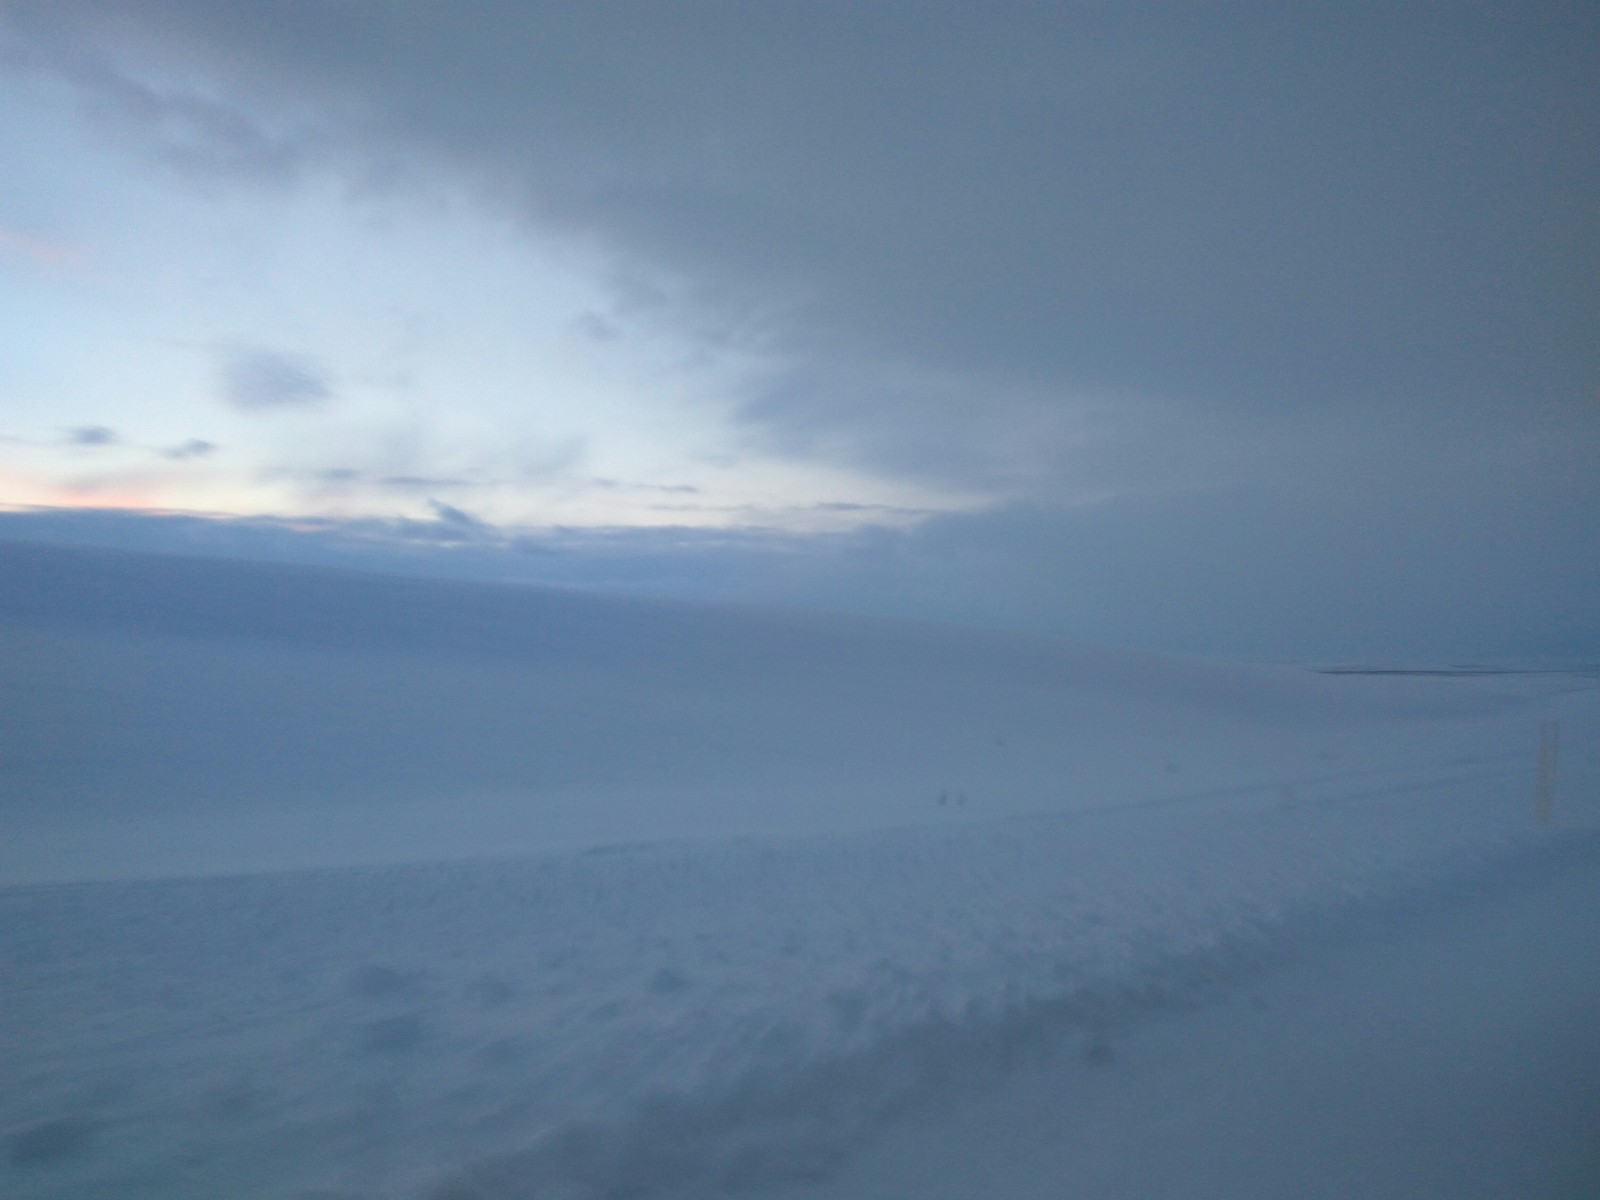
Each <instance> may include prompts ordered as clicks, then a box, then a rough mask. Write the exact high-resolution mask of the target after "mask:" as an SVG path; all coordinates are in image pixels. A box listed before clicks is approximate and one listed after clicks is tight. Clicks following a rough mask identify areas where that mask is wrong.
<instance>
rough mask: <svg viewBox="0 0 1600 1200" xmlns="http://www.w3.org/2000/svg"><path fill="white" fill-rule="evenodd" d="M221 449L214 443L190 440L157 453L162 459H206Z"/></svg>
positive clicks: (201, 439) (197, 439) (196, 439)
mask: <svg viewBox="0 0 1600 1200" xmlns="http://www.w3.org/2000/svg"><path fill="white" fill-rule="evenodd" d="M220 448H221V447H219V446H218V445H217V444H216V443H215V442H208V441H205V440H204V439H203V438H190V439H189V440H188V441H186V442H180V443H178V445H176V446H167V447H165V448H163V449H161V450H159V451H157V453H159V454H160V455H161V457H162V458H170V459H175V460H183V459H188V458H208V457H210V456H211V455H213V454H215V453H216V452H217V451H218V450H219V449H220Z"/></svg>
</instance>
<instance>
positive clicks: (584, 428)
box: [0, 0, 1600, 661]
mask: <svg viewBox="0 0 1600 1200" xmlns="http://www.w3.org/2000/svg"><path fill="white" fill-rule="evenodd" d="M0 178H3V180H4V183H3V185H0V505H3V506H4V509H5V511H4V512H0V536H9V537H48V538H56V539H64V540H81V541H92V542H98V543H100V544H104V545H113V546H127V547H135V548H155V549H190V550H195V549H198V550H201V551H203V552H207V553H231V554H235V555H239V556H246V557H249V556H263V557H279V558H290V559H293V560H295V561H327V562H332V563H340V562H342V563H348V564H355V565H369V566H377V567H380V568H383V569H403V570H412V571H424V572H429V573H435V574H456V575H467V576H475V577H483V578H506V579H513V578H515V579H526V580H533V581H544V582H558V583H575V584H579V585H583V586H593V587H601V588H610V589H618V588H621V589H625V590H635V591H656V592H661V593H666V594H675V595H691V596H709V597H715V598H718V599H725V598H734V599H748V600H758V601H762V602H769V603H771V602H776V603H789V604H800V605H805V606H815V607H825V608H827V607H831V608H837V609H845V610H858V611H871V612H877V613H888V614H895V615H904V616H918V617H932V618H937V619H944V620H958V621H965V622H972V623H977V624H986V625H996V626H1005V627H1013V628H1024V629H1031V630H1035V631H1040V632H1047V633H1052V634H1061V635H1065V636H1071V637H1078V638H1083V639H1087V640H1091V641H1098V642H1108V643H1118V644H1126V645H1137V646H1143V647H1147V648H1151V649H1161V650H1171V651H1180V652H1185V653H1194V654H1213V655H1225V656H1238V657H1249V658H1270V659H1287V658H1300V659H1307V658H1311V659H1329V658H1374V657H1388V658H1412V659H1424V658H1427V659H1432V658H1440V657H1445V658H1452V659H1464V660H1470V661H1478V660H1487V659H1494V658H1496V657H1564V658H1572V657H1589V658H1593V657H1596V656H1600V618H1597V616H1596V614H1597V613H1600V554H1596V552H1595V547H1596V546H1600V465H1597V464H1600V328H1597V326H1600V11H1597V10H1596V9H1595V8H1594V6H1593V5H1591V4H1584V3H1507V4H1498V5H1479V4H1423V3H1408V2H1404V0H1402V2H1400V3H1385V4H1361V3H1344V4H1339V5H1324V4H1318V3H1308V4H1302V5H1295V6H1293V7H1292V9H1288V10H1285V9H1283V8H1282V6H1264V5H1253V4H1242V3H1240V4H1232V3H1210V4H1193V3H1190V4H1164V3H1153V4H1146V5H1139V6H1128V5H1111V4H1104V3H1099V2H1097V0H1082V2H1079V3H1061V4H1054V5H1038V4H1018V3H1003V2H999V3H985V4H948V3H946V4H941V3H931V2H917V3H909V2H901V0H876V2H874V3H871V4H860V3H850V4H845V3H832V2H830V0H809V2H806V3H798V2H785V0H776V2H774V3H765V4H748V3H710V2H699V0H681V2H675V3H670V4H662V3H609V2H603V0H599V2H594V3H586V4H583V5H570V4H545V3H537V2H528V0H523V2H517V3H511V2H509V0H451V2H450V3H443V2H431V0H428V2H412V0H393V2H389V3H370V4H369V3H355V2H351V0H324V2H310V0H300V2H293V0H250V2H248V3H246V2H244V0H125V2H118V3H109V2H94V0H48V2H36V0H0Z"/></svg>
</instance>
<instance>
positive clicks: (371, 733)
mask: <svg viewBox="0 0 1600 1200" xmlns="http://www.w3.org/2000/svg"><path fill="white" fill-rule="evenodd" d="M8 565H9V566H10V567H11V570H9V571H8V572H7V573H6V575H5V576H4V582H3V583H0V615H3V616H4V618H5V625H4V634H3V636H4V646H5V648H6V653H7V662H8V669H7V693H6V696H7V698H6V701H5V708H4V716H5V722H4V726H3V728H4V729H5V731H6V738H7V742H6V745H7V759H6V770H5V774H4V776H3V779H4V787H5V793H4V800H5V807H4V810H3V820H4V823H5V826H4V832H5V835H6V837H5V845H6V847H7V850H6V857H5V859H4V863H3V870H4V872H5V877H6V878H7V879H8V880H10V881H12V883H13V886H11V887H9V888H5V889H3V890H0V962H3V963H4V964H5V973H4V977H3V980H0V998H3V1005H0V1078H4V1079H6V1080H7V1081H9V1082H8V1085H7V1087H6V1088H4V1089H3V1090H0V1136H4V1137H5V1139H6V1142H5V1153H6V1156H7V1157H6V1160H5V1162H4V1164H3V1165H0V1184H3V1188H4V1191H5V1193H6V1194H7V1195H15V1196H18V1197H37V1198H44V1197H51V1198H58V1200H61V1198H66V1197H88V1196H105V1195H116V1196H119V1197H152V1198H153V1197H171V1198H176V1200H182V1198H184V1197H191V1196H193V1197H200V1196H207V1197H213V1196H219V1195H227V1196H238V1197H274V1198H276V1197H290V1196H295V1197H303V1198H309V1197H312V1196H316V1197H323V1198H332V1197H348V1198H351V1200H353V1198H355V1197H362V1198H371V1200H376V1198H378V1197H396V1198H400V1197H422V1196H432V1197H438V1198H443V1197H447V1196H448V1197H469V1196H470V1197H480V1198H482V1200H496V1198H505V1200H511V1198H517V1200H522V1198H527V1197H535V1196H537V1197H539V1198H540V1200H548V1198H549V1197H569V1198H575V1197H592V1198H598V1197H623V1196H637V1197H648V1196H663V1197H665V1196H673V1197H691V1196H692V1197H700V1198H709V1197H715V1196H724V1195H735V1194H745V1193H749V1192H752V1191H756V1190H759V1189H760V1188H762V1187H766V1186H769V1185H779V1184H785V1183H792V1182H794V1181H797V1180H805V1179H812V1178H817V1177H820V1176H824V1175H827V1174H828V1173H829V1172H832V1171H834V1170H836V1169H838V1168H839V1167H840V1166H841V1164H843V1163H844V1162H846V1161H847V1160H848V1159H849V1157H850V1156H851V1155H852V1153H853V1152H854V1151H856V1150H857V1149H858V1148H859V1147H861V1146H863V1145H865V1144H867V1143H869V1142H870V1141H872V1140H873V1139H874V1138H875V1137H877V1136H878V1135H879V1134H880V1133H881V1132H882V1131H883V1130H884V1129H885V1128H886V1127H887V1126H889V1125H890V1124H891V1123H892V1122H894V1121H895V1120H896V1119H898V1118H901V1117H903V1116H904V1115H905V1114H906V1113H908V1112H911V1111H914V1110H917V1109H918V1108H920V1107H924V1106H927V1105H930V1104H933V1103H935V1102H936V1101H937V1098H938V1097H939V1096H940V1095H941V1094H949V1093H951V1092H953V1091H960V1090H964V1089H968V1088H970V1087H972V1086H975V1085H976V1084H978V1083H981V1082H982V1081H983V1080H985V1079H987V1078H992V1077H993V1076H994V1075H995V1074H996V1073H998V1072H1001V1071H1003V1070H1004V1069H1005V1068H1006V1067H1007V1066H1008V1064H1011V1063H1014V1062H1016V1061H1019V1060H1020V1059H1023V1058H1026V1057H1027V1056H1028V1055H1029V1054H1030V1053H1031V1052H1032V1048H1033V1047H1035V1046H1036V1045H1037V1043H1038V1040H1039V1039H1040V1038H1043V1037H1052V1036H1060V1035H1061V1034H1062V1033H1063V1032H1067V1033H1070V1034H1071V1035H1072V1036H1075V1037H1079V1038H1081V1040H1082V1043H1083V1048H1084V1054H1085V1056H1086V1058H1087V1059H1089V1060H1091V1061H1099V1060H1102V1059H1106V1058H1110V1057H1111V1056H1112V1055H1113V1054H1114V1043H1115V1041H1116V1039H1117V1037H1118V1036H1119V1033H1120V1031H1121V1030H1122V1029H1124V1028H1125V1027H1127V1025H1128V1024H1129V1023H1130V1022H1133V1021H1136V1020H1137V1019H1138V1018H1139V1017H1140V1016H1141V1014H1144V1013H1147V1012H1149V1011H1151V1010H1152V1009H1154V1008H1158V1007H1163V1006H1170V1005H1172V1004H1174V1003H1188V1002H1193V1001H1195V1000H1196V999H1199V998H1201V997H1202V996H1203V995H1204V994H1206V993H1207V992H1208V991H1209V990H1214V989H1216V988H1221V987H1225V986H1226V985H1227V983H1228V981H1229V980H1230V979H1232V978H1235V977H1238V976H1240V975H1241V974H1248V973H1249V972H1252V971H1259V970H1261V969H1263V967H1264V964H1266V963H1267V962H1269V961H1271V960H1273V959H1274V958H1275V957H1277V956H1279V955H1281V954H1282V953H1284V952H1285V950H1286V949H1287V948H1289V947H1292V946H1294V945H1296V944H1315V943H1316V942H1317V941H1318V939H1322V938H1325V937H1326V936H1327V934H1328V930H1329V929H1330V928H1332V927H1334V926H1336V925H1337V923H1338V922H1340V921H1342V920H1344V919H1346V918H1347V917H1348V915H1349V914H1350V913H1351V912H1353V911H1371V910H1373V909H1374V908H1375V907H1376V908H1382V907H1383V906H1386V905H1388V906H1392V905H1393V904H1395V903H1396V902H1398V901H1399V900H1400V899H1402V898H1404V897H1409V896H1417V895H1424V894H1431V893H1433V892H1437V891H1438V889H1441V888H1445V887H1452V886H1453V887H1460V886H1463V881H1468V882H1470V881H1471V880H1472V879H1474V878H1478V877H1479V876H1481V875H1482V874H1483V873H1484V872H1489V873H1491V874H1492V873H1493V872H1494V871H1495V870H1498V869H1501V868H1502V867H1503V866H1504V864H1507V863H1511V862H1534V861H1537V860H1538V859H1539V857H1540V856H1542V855H1551V854H1560V853H1565V854H1574V853H1576V854H1587V855H1591V856H1592V855H1593V853H1594V852H1595V851H1594V843H1593V841H1592V834H1591V832H1590V831H1591V830H1592V828H1593V826H1594V824H1595V822H1594V818H1595V815H1596V806H1595V804H1594V797H1595V790H1594V784H1595V782H1596V778H1597V776H1600V770H1597V763H1596V757H1595V754H1596V747H1597V746H1600V738H1597V737H1596V728H1597V719H1600V711H1597V706H1596V703H1595V692H1594V690H1593V681H1592V679H1590V678H1587V677H1584V676H1582V675H1573V674H1548V675H1489V676H1475V677H1463V676H1451V677H1436V678H1422V677H1372V676H1361V675H1341V676H1327V675H1317V674H1313V673H1310V672H1306V671H1299V670H1288V669H1283V668H1274V669H1266V668H1260V669H1255V668H1244V667H1224V666H1214V665H1211V664H1199V663H1179V662H1166V661H1162V660H1155V659H1149V658H1144V657H1140V656H1135V655H1126V654H1120V653H1116V652H1111V651H1099V650H1087V649H1083V648H1078V647H1072V646H1066V645H1061V644H1056V643H1043V642H1028V641H1024V640H1021V639H1016V638H1004V637H999V636H995V635H988V634H982V633H978V632H975V631H961V630H948V629H938V628H919V627H907V626H896V625H889V624H877V623H868V622H857V621H843V620H835V619H831V618H822V617H807V616H800V615H795V614H759V613H755V614H746V613H739V612H737V611H733V610H727V611H711V610H703V609H695V608H691V607H687V606H684V607H669V606H659V605H645V604H637V603H631V602H629V603H625V602H618V601H606V600H599V599H595V598H589V597H582V596H576V595H559V594H541V593H521V592H515V591H512V590H509V589H507V590H499V589H466V588H460V589H456V588H451V587H449V586H447V585H438V584H426V585H424V584H417V583H402V582H399V581H385V580H380V579H363V578H360V577H355V576H348V577H341V576H333V575H323V574H317V573H311V572H295V571H288V570H282V569H267V568H260V569H256V568H246V567H240V566H237V565H228V566H224V565H200V564H189V563H182V562H163V561H160V560H145V559H137V558H134V557H132V556H129V557H126V558H124V557H113V556H77V557H75V556H71V555H66V554H62V553H60V552H48V553H46V552H36V551H25V552H24V551H19V550H15V549H13V550H12V551H10V552H8ZM58 594H59V602H57V600H54V599H52V597H55V596H57V595H58ZM1550 721H1557V722H1559V724H1560V729H1561V731H1562V737H1563V743H1562V745H1563V750H1562V755H1563V757H1562V760H1561V763H1562V765H1561V772H1562V773H1561V776H1560V778H1561V789H1560V792H1559V794H1558V796H1557V798H1556V802H1555V804H1554V807H1553V812H1554V816H1555V823H1554V825H1552V826H1551V827H1548V828H1546V827H1539V826H1536V825H1535V823H1534V813H1535V809H1534V805H1533V802H1532V789H1533V786H1534V761H1533V755H1534V750H1535V746H1536V744H1537V738H1538V736H1539V731H1540V728H1541V725H1542V723H1545V722H1550ZM430 860H431V861H430ZM1591 861H1592V859H1591ZM265 867H271V868H278V869H276V870H273V871H270V872H266V873H256V874H237V873H236V872H237V871H239V870H241V869H250V868H265ZM290 868H292V869H290ZM137 876H144V877H145V878H134V877H137ZM177 876H189V877H177ZM195 876H209V877H195ZM72 880H80V881H81V882H70V881H72ZM1330 923H1331V924H1330Z"/></svg>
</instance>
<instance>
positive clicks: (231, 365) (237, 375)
mask: <svg viewBox="0 0 1600 1200" xmlns="http://www.w3.org/2000/svg"><path fill="white" fill-rule="evenodd" d="M221 375H222V378H221V384H222V396H223V399H224V400H226V401H227V403H228V404H230V405H232V406H233V407H234V408H237V409H240V410H242V411H244V412H264V411H268V410H271V409H276V408H298V407H303V406H306V405H313V404H320V403H321V402H323V401H325V400H327V399H328V398H329V397H330V396H332V395H333V389H332V387H331V385H330V384H329V381H328V378H327V376H326V374H325V373H324V372H323V370H322V368H321V367H319V366H318V365H317V364H316V363H315V362H314V361H312V360H311V359H309V358H306V357H304V356H302V355H295V354H285V353H283V352H282V351H278V350H269V349H266V348H264V347H239V348H235V349H232V350H229V351H227V352H226V353H225V354H224V355H223V358H222V364H221Z"/></svg>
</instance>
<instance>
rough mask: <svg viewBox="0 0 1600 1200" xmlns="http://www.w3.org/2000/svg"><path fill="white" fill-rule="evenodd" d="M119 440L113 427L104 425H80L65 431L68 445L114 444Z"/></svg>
mask: <svg viewBox="0 0 1600 1200" xmlns="http://www.w3.org/2000/svg"><path fill="white" fill-rule="evenodd" d="M121 440H122V439H121V437H120V436H118V434H117V431H116V430H115V429H110V428H107V427H106V426H104V425H80V426H78V427H77V428H75V429H69V430H67V433H66V442H67V445H69V446H115V445H116V444H117V443H118V442H120V441H121Z"/></svg>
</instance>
